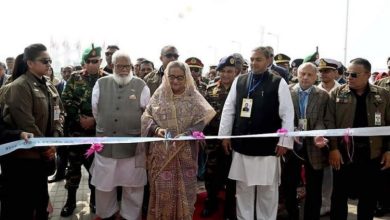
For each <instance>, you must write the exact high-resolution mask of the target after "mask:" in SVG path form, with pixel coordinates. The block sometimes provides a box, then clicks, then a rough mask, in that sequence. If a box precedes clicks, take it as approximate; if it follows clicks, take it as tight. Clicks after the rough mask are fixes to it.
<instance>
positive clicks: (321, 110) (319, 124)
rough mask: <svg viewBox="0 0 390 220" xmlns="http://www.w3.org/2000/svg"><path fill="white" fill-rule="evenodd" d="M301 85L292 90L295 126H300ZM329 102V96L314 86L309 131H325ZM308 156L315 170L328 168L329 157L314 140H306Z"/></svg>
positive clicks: (308, 108) (309, 114)
mask: <svg viewBox="0 0 390 220" xmlns="http://www.w3.org/2000/svg"><path fill="white" fill-rule="evenodd" d="M298 89H299V84H296V85H294V86H293V87H292V88H290V91H291V97H292V100H293V104H294V110H295V119H294V125H295V126H297V125H298V120H299V115H300V110H299V96H298ZM328 100H329V95H328V93H326V92H325V91H323V90H321V89H319V88H318V87H316V86H314V87H313V89H312V91H311V93H310V95H309V100H308V103H307V107H306V119H307V130H321V129H325V125H324V116H325V111H326V106H327V103H328ZM304 141H305V144H306V150H307V154H308V155H307V156H308V158H307V159H308V160H309V162H310V164H311V165H312V166H313V168H314V169H316V170H318V169H323V168H324V167H326V166H328V155H327V152H326V151H324V150H323V149H319V148H318V147H316V146H315V145H314V142H313V139H312V138H306V139H305V140H304Z"/></svg>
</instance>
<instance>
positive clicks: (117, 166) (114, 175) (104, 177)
mask: <svg viewBox="0 0 390 220" xmlns="http://www.w3.org/2000/svg"><path fill="white" fill-rule="evenodd" d="M98 82H99V81H98ZM98 82H97V83H96V84H95V86H94V87H93V90H92V112H93V115H94V117H95V118H96V117H97V116H98V115H99V109H98V108H97V106H98V102H99V95H100V91H99V85H98ZM104 92H110V91H104ZM149 99H150V90H149V88H148V86H146V85H145V87H144V88H143V90H142V92H141V97H140V106H141V108H145V107H146V105H147V104H148V102H149ZM140 120H141V119H140ZM135 160H136V159H135V157H131V158H123V159H113V158H108V157H103V156H101V155H99V154H96V153H95V158H94V161H93V163H92V166H91V169H90V172H91V175H92V180H91V183H92V185H94V186H96V188H97V189H98V190H101V191H105V192H108V191H112V190H113V189H114V188H115V187H117V186H123V187H141V186H144V185H146V181H147V177H146V170H145V169H144V168H136V166H135Z"/></svg>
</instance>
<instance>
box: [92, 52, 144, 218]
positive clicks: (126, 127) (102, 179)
mask: <svg viewBox="0 0 390 220" xmlns="http://www.w3.org/2000/svg"><path fill="white" fill-rule="evenodd" d="M112 62H113V73H114V74H113V75H110V76H107V77H103V78H101V79H99V80H98V81H97V83H96V84H95V86H94V88H93V91H92V111H93V115H94V117H95V120H96V135H97V136H110V137H126V136H127V137H139V136H140V132H141V131H140V130H141V115H142V113H143V110H144V109H145V107H146V105H147V104H148V102H149V98H150V90H149V88H148V87H147V86H146V84H145V82H144V81H143V80H142V79H139V78H137V77H134V76H133V72H132V63H131V60H130V57H129V55H128V54H126V53H123V52H121V51H117V52H116V53H115V54H114V55H113V58H112ZM136 147H137V145H136V144H105V145H104V147H103V150H101V151H100V152H96V153H95V158H94V162H93V165H92V168H91V173H92V176H93V177H92V184H93V185H95V186H96V214H97V215H98V216H99V217H101V218H103V219H115V214H116V213H117V212H118V211H119V214H120V215H121V216H122V217H123V218H125V219H141V207H142V199H143V192H144V186H145V185H146V170H145V169H144V168H141V167H138V166H136V165H135V164H136V156H135V153H136ZM117 186H122V187H123V194H122V202H121V207H119V205H118V202H117V195H116V193H117V191H116V187H117Z"/></svg>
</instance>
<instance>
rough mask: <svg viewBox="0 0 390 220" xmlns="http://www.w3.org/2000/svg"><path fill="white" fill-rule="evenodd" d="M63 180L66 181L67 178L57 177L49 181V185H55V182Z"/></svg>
mask: <svg viewBox="0 0 390 220" xmlns="http://www.w3.org/2000/svg"><path fill="white" fill-rule="evenodd" d="M63 179H65V176H63V175H62V176H57V175H55V176H54V177H53V178H51V179H49V180H48V181H47V182H48V183H54V182H58V181H61V180H63Z"/></svg>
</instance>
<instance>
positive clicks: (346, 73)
mask: <svg viewBox="0 0 390 220" xmlns="http://www.w3.org/2000/svg"><path fill="white" fill-rule="evenodd" d="M359 75H360V73H356V72H345V76H346V77H348V76H351V77H352V78H357V77H358V76H359Z"/></svg>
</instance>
